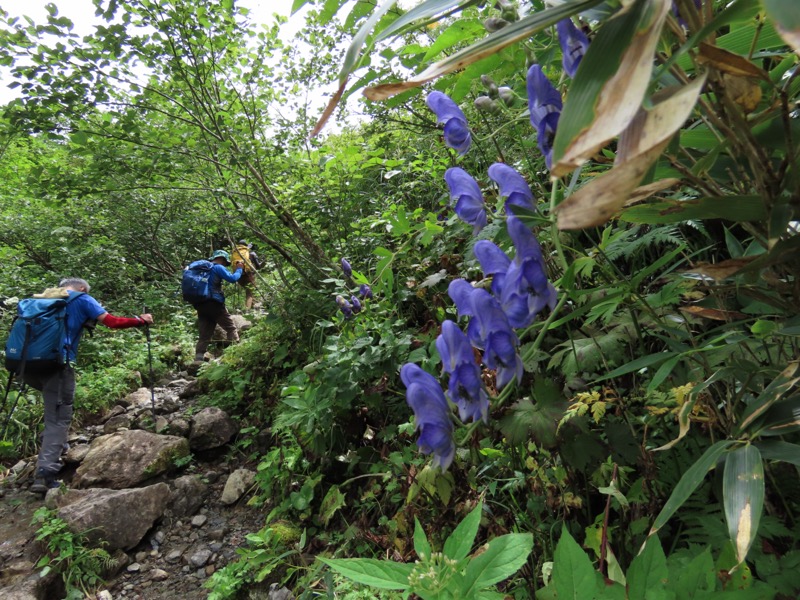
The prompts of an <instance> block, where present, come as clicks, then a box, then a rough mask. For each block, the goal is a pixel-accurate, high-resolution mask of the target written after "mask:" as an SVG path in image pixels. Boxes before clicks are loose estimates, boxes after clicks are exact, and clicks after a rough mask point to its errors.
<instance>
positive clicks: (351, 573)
mask: <svg viewBox="0 0 800 600" xmlns="http://www.w3.org/2000/svg"><path fill="white" fill-rule="evenodd" d="M317 560H319V561H320V562H322V563H324V564H326V565H328V566H329V567H330V568H331V569H333V570H334V571H336V572H337V573H341V574H342V575H344V576H345V577H347V578H348V579H352V580H353V581H355V582H357V583H362V584H364V585H369V586H372V587H376V588H378V589H381V590H406V589H408V576H409V575H411V571H412V570H413V569H414V565H407V564H403V563H395V562H390V561H388V560H376V559H374V558H322V557H320V556H318V557H317Z"/></svg>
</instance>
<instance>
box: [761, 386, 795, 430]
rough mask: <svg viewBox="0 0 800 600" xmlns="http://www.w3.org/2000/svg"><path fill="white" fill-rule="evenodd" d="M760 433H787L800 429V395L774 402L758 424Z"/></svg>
mask: <svg viewBox="0 0 800 600" xmlns="http://www.w3.org/2000/svg"><path fill="white" fill-rule="evenodd" d="M758 427H759V428H762V429H760V430H759V432H758V433H759V434H760V435H766V436H771V435H785V434H789V433H793V432H795V431H800V395H796V396H792V397H790V398H787V399H786V400H782V401H781V402H777V403H776V404H774V405H773V406H772V407H771V408H770V409H769V410H768V411H767V412H766V414H765V415H764V419H763V420H762V421H760V422H759V424H758Z"/></svg>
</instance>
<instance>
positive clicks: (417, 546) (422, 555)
mask: <svg viewBox="0 0 800 600" xmlns="http://www.w3.org/2000/svg"><path fill="white" fill-rule="evenodd" d="M414 552H416V553H417V556H418V557H419V559H420V560H424V559H426V558H430V557H431V544H430V542H429V541H428V536H426V535H425V530H424V529H423V528H422V525H421V524H420V522H419V519H418V518H417V517H414Z"/></svg>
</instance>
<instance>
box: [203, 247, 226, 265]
mask: <svg viewBox="0 0 800 600" xmlns="http://www.w3.org/2000/svg"><path fill="white" fill-rule="evenodd" d="M208 260H210V261H211V262H215V263H217V264H220V265H225V266H226V267H227V266H228V265H230V264H231V255H230V254H228V253H227V252H225V250H217V251H216V252H214V254H212V255H211V256H209V257H208Z"/></svg>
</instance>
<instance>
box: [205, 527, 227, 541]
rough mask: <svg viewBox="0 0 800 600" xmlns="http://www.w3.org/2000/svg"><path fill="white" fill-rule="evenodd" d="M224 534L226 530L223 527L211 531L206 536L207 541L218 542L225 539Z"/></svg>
mask: <svg viewBox="0 0 800 600" xmlns="http://www.w3.org/2000/svg"><path fill="white" fill-rule="evenodd" d="M225 533H227V532H226V529H225V528H224V527H220V528H219V529H212V530H211V531H209V532H208V533H207V534H206V535H207V536H208V538H209V539H211V540H214V541H216V542H219V541H221V540H222V539H223V538H224V537H225Z"/></svg>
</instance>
